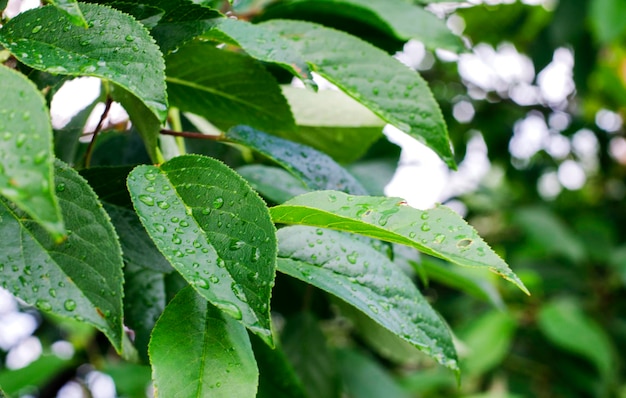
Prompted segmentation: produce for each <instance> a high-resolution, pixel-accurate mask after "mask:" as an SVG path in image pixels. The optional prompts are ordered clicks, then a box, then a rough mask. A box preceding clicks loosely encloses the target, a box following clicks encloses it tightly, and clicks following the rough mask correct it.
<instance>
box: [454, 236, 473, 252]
mask: <svg viewBox="0 0 626 398" xmlns="http://www.w3.org/2000/svg"><path fill="white" fill-rule="evenodd" d="M473 243H474V241H473V240H472V239H467V238H465V239H461V240H460V241H458V242H457V243H456V247H458V248H459V249H461V250H464V249H468V248H469V247H470V246H471V245H472V244H473Z"/></svg>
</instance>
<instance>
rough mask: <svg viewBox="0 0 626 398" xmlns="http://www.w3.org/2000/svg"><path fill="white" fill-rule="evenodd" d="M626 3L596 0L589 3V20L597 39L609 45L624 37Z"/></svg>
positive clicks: (625, 31)
mask: <svg viewBox="0 0 626 398" xmlns="http://www.w3.org/2000/svg"><path fill="white" fill-rule="evenodd" d="M625 13H626V3H624V2H623V1H622V0H594V1H592V2H591V3H589V19H590V22H591V28H592V32H593V33H594V36H595V39H596V40H597V41H598V42H600V43H602V44H607V43H610V42H611V41H613V40H615V39H620V38H623V37H624V34H625V33H626V21H625V20H624V18H622V16H623V15H624V14H625Z"/></svg>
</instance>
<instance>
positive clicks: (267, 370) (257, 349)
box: [250, 335, 306, 398]
mask: <svg viewBox="0 0 626 398" xmlns="http://www.w3.org/2000/svg"><path fill="white" fill-rule="evenodd" d="M250 342H251V343H252V349H253V350H254V356H255V358H256V361H257V364H258V365H259V370H260V372H261V374H260V377H259V391H258V392H257V398H306V394H305V392H304V386H303V385H302V382H301V381H300V379H298V376H297V375H296V373H295V371H294V370H293V367H292V366H291V364H290V363H289V362H288V360H287V357H286V356H285V353H284V352H283V351H282V349H281V348H280V347H277V348H274V349H271V348H270V347H268V346H267V345H266V344H265V343H263V342H262V341H261V340H260V339H259V338H258V337H256V336H254V335H251V338H250Z"/></svg>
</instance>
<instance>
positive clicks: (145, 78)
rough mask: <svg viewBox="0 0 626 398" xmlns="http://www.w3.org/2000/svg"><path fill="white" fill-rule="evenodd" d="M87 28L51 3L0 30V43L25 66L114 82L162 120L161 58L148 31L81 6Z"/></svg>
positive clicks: (118, 15) (164, 110) (128, 19)
mask: <svg viewBox="0 0 626 398" xmlns="http://www.w3.org/2000/svg"><path fill="white" fill-rule="evenodd" d="M80 7H81V11H82V12H83V15H84V16H85V19H86V20H87V22H88V24H89V28H88V29H85V28H83V27H79V26H76V25H74V24H72V21H71V20H70V18H69V17H68V16H67V14H66V13H64V12H62V11H60V10H58V9H57V8H55V7H53V6H47V7H41V8H35V9H32V10H29V11H26V12H24V13H22V14H19V15H18V16H16V17H15V18H13V19H11V20H10V21H9V22H8V23H7V24H6V25H4V27H3V28H2V29H0V43H1V44H2V45H4V46H5V47H6V48H7V49H8V50H9V51H11V53H12V54H13V55H14V56H15V57H16V58H17V59H19V60H20V61H21V62H23V63H24V64H26V65H28V66H30V67H31V68H34V69H37V70H43V71H45V72H49V73H53V74H61V75H71V76H95V77H100V78H103V79H107V80H110V81H112V82H115V83H116V84H118V85H119V86H121V87H123V88H124V89H125V90H128V91H129V92H131V93H132V94H133V95H134V96H135V97H137V98H138V99H139V100H140V101H141V102H142V103H143V104H144V105H145V106H146V107H147V108H148V109H149V110H150V112H151V113H152V114H153V115H154V117H155V118H156V119H158V120H159V121H161V122H163V121H165V118H166V116H167V96H166V92H165V82H164V80H165V72H164V69H165V67H164V62H163V57H162V55H161V52H160V51H159V48H158V47H157V46H156V44H154V40H153V39H152V37H151V36H150V35H149V34H148V31H147V30H146V29H145V28H144V27H143V26H142V25H141V24H140V23H139V22H137V21H136V20H134V19H133V18H132V17H130V16H128V15H126V14H123V13H121V12H119V11H117V10H115V9H112V8H109V7H105V6H102V5H98V4H81V6H80Z"/></svg>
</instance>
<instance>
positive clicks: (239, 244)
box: [228, 239, 246, 250]
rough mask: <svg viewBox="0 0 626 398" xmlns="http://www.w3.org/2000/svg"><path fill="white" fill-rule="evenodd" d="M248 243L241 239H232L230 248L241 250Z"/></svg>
mask: <svg viewBox="0 0 626 398" xmlns="http://www.w3.org/2000/svg"><path fill="white" fill-rule="evenodd" d="M245 244H246V242H244V241H241V240H234V239H233V240H231V241H230V245H229V246H228V248H229V249H230V250H239V249H241V248H242V247H243V246H244V245H245Z"/></svg>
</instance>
